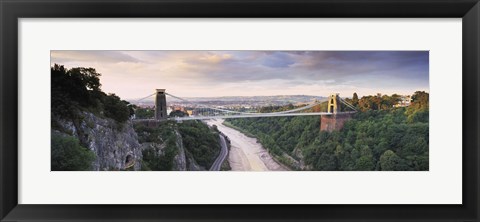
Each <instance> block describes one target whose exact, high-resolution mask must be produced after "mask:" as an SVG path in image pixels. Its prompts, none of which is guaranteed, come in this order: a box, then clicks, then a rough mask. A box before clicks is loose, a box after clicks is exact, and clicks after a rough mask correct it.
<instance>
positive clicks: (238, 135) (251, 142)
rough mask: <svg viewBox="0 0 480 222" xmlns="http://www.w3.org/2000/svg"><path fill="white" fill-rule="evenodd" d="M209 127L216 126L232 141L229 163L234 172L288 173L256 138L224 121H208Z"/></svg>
mask: <svg viewBox="0 0 480 222" xmlns="http://www.w3.org/2000/svg"><path fill="white" fill-rule="evenodd" d="M206 122H207V124H208V125H216V126H217V128H218V130H220V132H222V133H223V134H225V135H226V136H227V137H228V138H229V139H230V141H231V148H230V153H229V155H228V162H229V163H230V167H231V168H232V170H233V171H286V170H288V169H287V168H285V167H283V166H282V165H280V164H278V163H277V162H276V161H275V160H274V159H273V157H272V156H271V155H270V154H269V153H268V152H267V150H266V149H265V148H263V146H262V145H261V144H260V143H259V142H258V141H257V139H256V138H252V137H249V136H247V135H245V134H244V133H242V132H240V131H239V130H236V129H233V128H230V127H227V126H225V125H223V120H208V121H206Z"/></svg>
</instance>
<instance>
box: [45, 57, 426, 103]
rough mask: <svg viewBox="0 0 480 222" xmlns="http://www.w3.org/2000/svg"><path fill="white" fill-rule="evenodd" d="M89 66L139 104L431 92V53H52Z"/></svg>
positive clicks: (64, 61) (105, 86)
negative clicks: (161, 94) (166, 96)
mask: <svg viewBox="0 0 480 222" xmlns="http://www.w3.org/2000/svg"><path fill="white" fill-rule="evenodd" d="M55 63H56V64H60V65H64V66H65V67H66V68H72V67H92V68H95V69H96V70H97V72H99V73H101V74H102V76H101V77H100V82H101V83H102V90H103V91H104V92H106V93H115V94H117V95H119V96H120V97H121V98H122V99H136V98H141V97H144V96H147V95H149V94H152V93H153V92H154V90H155V89H157V88H159V89H162V88H164V89H166V90H167V92H169V93H171V94H173V95H176V96H180V97H211V96H255V95H315V96H328V95H329V94H331V93H340V96H348V97H350V96H351V95H352V94H353V93H354V92H357V93H358V95H359V96H362V95H371V94H376V93H382V94H392V93H399V94H412V93H413V92H414V91H417V90H423V91H428V89H429V83H428V80H429V67H428V64H429V54H428V51H51V65H53V64H55Z"/></svg>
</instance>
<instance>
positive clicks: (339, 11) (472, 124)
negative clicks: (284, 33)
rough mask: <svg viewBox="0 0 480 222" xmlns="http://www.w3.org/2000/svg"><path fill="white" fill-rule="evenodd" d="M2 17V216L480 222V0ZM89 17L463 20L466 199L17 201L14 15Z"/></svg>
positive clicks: (82, 8)
mask: <svg viewBox="0 0 480 222" xmlns="http://www.w3.org/2000/svg"><path fill="white" fill-rule="evenodd" d="M0 15H1V18H0V19H1V21H0V22H1V25H0V29H1V37H0V47H1V48H0V52H1V58H0V67H1V75H0V83H1V86H0V109H1V111H0V145H1V147H0V155H1V156H0V178H1V183H0V201H1V202H0V218H1V221H106V220H108V221H156V220H158V221H264V220H268V221H374V220H377V221H479V217H480V216H479V215H480V211H479V208H480V206H479V199H480V196H479V193H480V192H479V189H480V188H479V187H480V186H479V172H480V171H479V163H480V156H479V140H478V135H479V132H478V127H479V118H478V116H479V101H478V100H479V78H478V77H479V71H480V70H479V68H480V67H479V58H480V57H479V53H480V48H479V47H480V44H479V41H480V36H479V34H480V33H479V32H480V29H479V28H480V17H479V16H480V5H479V3H478V0H367V1H360V0H143V1H135V0H118V1H109V0H101V1H94V0H63V1H59V0H38V1H34V0H15V1H14V0H0ZM84 17H87V18H123V17H126V18H133V17H143V18H147V17H213V18H227V17H258V18H267V17H268V18H280V17H286V18H293V17H303V18H311V17H349V18H351V17H362V18H364V17H370V18H392V17H394V18H398V17H405V18H426V17H429V18H443V17H456V18H462V21H463V22H462V32H463V33H462V35H463V37H462V38H463V39H462V41H463V42H462V44H463V52H462V53H463V54H462V55H463V65H462V68H463V74H462V84H463V89H462V93H463V99H462V106H463V113H462V122H463V126H462V127H463V137H462V139H463V147H462V149H463V172H462V173H463V177H462V178H463V181H462V183H463V196H462V198H463V204H461V205H23V204H18V197H17V193H18V159H17V158H18V155H17V147H18V141H17V139H18V130H19V128H18V65H17V64H18V35H19V34H18V22H17V21H18V19H19V18H84ZM445 44H448V42H447V43H445ZM439 195H441V194H439Z"/></svg>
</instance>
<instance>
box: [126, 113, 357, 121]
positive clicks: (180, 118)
mask: <svg viewBox="0 0 480 222" xmlns="http://www.w3.org/2000/svg"><path fill="white" fill-rule="evenodd" d="M347 113H355V112H340V113H336V114H335V113H328V112H315V113H252V114H251V115H245V114H242V115H218V116H187V117H173V118H172V117H170V118H168V119H169V120H177V121H185V120H206V119H231V118H255V117H282V116H321V115H342V114H347ZM142 120H148V119H136V120H135V121H142Z"/></svg>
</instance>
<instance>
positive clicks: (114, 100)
mask: <svg viewBox="0 0 480 222" xmlns="http://www.w3.org/2000/svg"><path fill="white" fill-rule="evenodd" d="M51 75H52V80H51V81H52V115H53V116H58V117H61V118H69V119H75V118H77V116H78V113H79V112H81V111H82V110H87V111H90V112H93V113H96V114H98V115H102V114H103V115H105V117H108V118H112V119H114V120H116V121H117V122H124V121H126V120H128V119H129V117H130V116H131V115H133V108H131V107H129V105H130V104H129V103H128V102H127V101H123V100H121V99H120V98H119V97H118V96H116V95H115V94H110V95H107V94H105V93H104V92H102V90H101V89H100V87H101V84H100V79H99V77H100V76H101V74H100V73H98V72H97V71H96V70H95V69H94V68H83V67H76V68H72V69H66V68H65V67H64V66H62V65H58V64H55V65H54V66H53V67H51Z"/></svg>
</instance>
